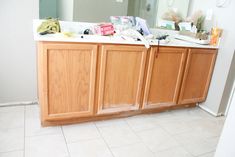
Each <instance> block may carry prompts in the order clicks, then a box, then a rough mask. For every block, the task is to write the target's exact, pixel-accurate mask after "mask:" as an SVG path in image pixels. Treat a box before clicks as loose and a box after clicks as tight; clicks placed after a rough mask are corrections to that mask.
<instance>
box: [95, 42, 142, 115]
mask: <svg viewBox="0 0 235 157" xmlns="http://www.w3.org/2000/svg"><path fill="white" fill-rule="evenodd" d="M145 59H146V49H145V48H144V47H142V46H135V47H133V46H102V48H101V62H100V77H99V79H100V80H99V82H100V83H99V92H98V114H105V113H113V112H121V111H128V110H138V109H139V105H140V95H141V88H142V82H143V76H144V67H145Z"/></svg>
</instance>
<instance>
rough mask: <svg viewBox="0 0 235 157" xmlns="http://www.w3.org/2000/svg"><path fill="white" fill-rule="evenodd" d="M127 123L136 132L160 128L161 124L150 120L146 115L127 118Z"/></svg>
mask: <svg viewBox="0 0 235 157" xmlns="http://www.w3.org/2000/svg"><path fill="white" fill-rule="evenodd" d="M126 122H127V123H128V125H129V126H130V127H131V129H132V130H134V131H135V132H139V131H143V130H148V129H153V128H157V127H159V124H157V123H156V122H155V121H153V120H152V119H150V118H148V116H146V115H141V116H134V117H129V118H126Z"/></svg>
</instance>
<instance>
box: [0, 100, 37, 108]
mask: <svg viewBox="0 0 235 157" xmlns="http://www.w3.org/2000/svg"><path fill="white" fill-rule="evenodd" d="M37 103H38V100H35V101H23V102H9V103H0V107H7V106H24V105H34V104H37Z"/></svg>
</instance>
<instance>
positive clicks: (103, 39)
mask: <svg viewBox="0 0 235 157" xmlns="http://www.w3.org/2000/svg"><path fill="white" fill-rule="evenodd" d="M40 23H41V20H34V26H33V32H34V40H35V41H49V42H78V43H106V44H128V45H144V43H143V42H142V41H135V40H133V39H130V38H123V37H121V36H99V35H79V34H76V35H75V36H73V37H65V36H64V35H63V34H61V33H57V34H48V35H39V34H38V33H37V31H36V30H37V27H38V26H39V24H40ZM60 25H61V30H62V31H73V32H79V30H78V29H77V28H81V26H83V29H84V27H86V28H87V27H91V26H92V25H94V24H92V23H81V22H64V21H61V22H60ZM84 25H86V26H84ZM75 29H76V30H75ZM171 36H172V35H171V34H170V38H169V42H164V41H163V42H161V43H160V46H172V47H192V48H209V49H218V48H219V46H211V45H200V44H196V43H190V42H186V41H183V40H178V39H175V38H174V37H171ZM148 42H149V44H150V46H157V45H158V42H157V40H148Z"/></svg>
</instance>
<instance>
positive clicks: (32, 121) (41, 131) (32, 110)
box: [25, 105, 61, 137]
mask: <svg viewBox="0 0 235 157" xmlns="http://www.w3.org/2000/svg"><path fill="white" fill-rule="evenodd" d="M38 112H39V109H38V106H37V105H32V106H27V107H26V112H25V114H26V116H25V136H27V137H29V136H39V135H47V134H61V127H60V126H52V127H42V126H41V122H40V117H39V115H38Z"/></svg>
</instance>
